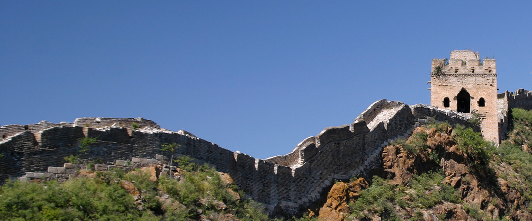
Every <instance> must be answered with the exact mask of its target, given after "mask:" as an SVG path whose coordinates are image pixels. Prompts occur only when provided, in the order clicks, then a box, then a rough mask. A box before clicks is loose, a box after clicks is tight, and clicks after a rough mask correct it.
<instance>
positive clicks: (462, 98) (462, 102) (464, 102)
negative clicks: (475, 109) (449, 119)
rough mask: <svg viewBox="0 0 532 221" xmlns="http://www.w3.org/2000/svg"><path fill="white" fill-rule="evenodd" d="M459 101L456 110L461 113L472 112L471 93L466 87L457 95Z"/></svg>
mask: <svg viewBox="0 0 532 221" xmlns="http://www.w3.org/2000/svg"><path fill="white" fill-rule="evenodd" d="M456 99H457V101H458V104H457V105H458V106H457V109H456V111H458V112H460V113H469V112H471V95H469V92H467V90H466V89H464V88H462V90H461V91H460V93H458V95H457V96H456Z"/></svg>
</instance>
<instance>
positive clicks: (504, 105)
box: [497, 89, 532, 139]
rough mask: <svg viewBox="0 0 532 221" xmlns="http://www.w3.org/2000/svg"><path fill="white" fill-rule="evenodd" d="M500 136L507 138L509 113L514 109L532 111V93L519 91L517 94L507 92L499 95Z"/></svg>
mask: <svg viewBox="0 0 532 221" xmlns="http://www.w3.org/2000/svg"><path fill="white" fill-rule="evenodd" d="M497 104H498V117H499V134H500V137H501V139H504V138H505V137H506V133H507V132H508V126H509V121H508V113H509V111H510V110H511V109H512V108H522V109H525V110H532V92H531V91H527V90H525V89H518V90H517V91H515V92H508V91H505V92H504V93H501V94H498V95H497Z"/></svg>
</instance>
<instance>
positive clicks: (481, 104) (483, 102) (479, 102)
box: [478, 97, 486, 107]
mask: <svg viewBox="0 0 532 221" xmlns="http://www.w3.org/2000/svg"><path fill="white" fill-rule="evenodd" d="M478 106H479V107H484V106H486V100H484V98H483V97H481V98H480V99H478Z"/></svg>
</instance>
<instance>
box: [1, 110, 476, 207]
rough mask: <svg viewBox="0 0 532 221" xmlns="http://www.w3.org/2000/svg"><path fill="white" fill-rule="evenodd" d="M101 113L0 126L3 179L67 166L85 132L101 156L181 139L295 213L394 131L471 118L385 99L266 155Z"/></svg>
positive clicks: (360, 164)
mask: <svg viewBox="0 0 532 221" xmlns="http://www.w3.org/2000/svg"><path fill="white" fill-rule="evenodd" d="M102 119H103V118H99V120H100V123H96V122H95V121H96V120H97V119H96V118H82V119H76V121H75V122H76V123H74V124H68V123H61V124H47V125H48V126H41V127H42V130H37V129H36V130H29V128H30V127H31V128H36V127H37V126H35V125H28V126H27V128H28V129H24V126H21V125H8V126H3V127H1V128H0V133H2V132H3V134H6V136H5V137H4V138H3V139H2V140H1V141H0V153H1V154H3V156H4V157H3V158H2V159H1V161H0V179H2V180H6V179H10V178H16V177H20V176H22V175H24V174H25V172H38V171H46V170H47V167H49V166H52V167H59V166H62V165H63V164H64V163H65V160H64V158H65V157H66V156H70V155H74V154H78V149H79V139H81V138H84V137H91V138H97V140H98V143H97V144H93V145H92V146H91V148H90V150H89V152H88V153H87V154H86V155H84V157H86V158H92V159H99V160H101V161H102V162H103V163H113V162H114V161H115V160H127V159H131V158H132V157H143V158H154V157H155V156H156V155H157V154H162V153H161V151H160V147H161V145H162V144H164V143H173V142H175V143H178V144H181V145H182V147H181V148H179V149H178V151H177V154H180V155H188V156H191V157H194V158H196V159H198V160H201V161H204V162H206V163H209V164H211V165H213V166H214V167H216V169H217V170H218V171H221V172H225V173H229V174H230V175H231V176H232V177H233V179H234V181H235V183H236V184H237V185H238V186H239V188H241V189H242V190H243V191H244V192H245V193H246V194H248V195H249V196H251V197H252V198H253V199H254V200H256V201H258V202H260V203H262V204H263V205H265V206H266V208H267V209H268V210H269V211H270V212H273V211H276V212H282V213H287V214H295V213H297V212H298V211H299V209H300V208H302V207H305V206H307V205H309V204H310V203H312V202H314V201H315V200H317V199H318V198H319V197H320V195H321V194H322V193H323V192H324V191H327V190H328V188H329V187H330V186H331V185H332V184H333V183H334V180H335V179H349V178H350V177H352V176H365V175H370V174H369V171H370V170H372V169H374V168H378V167H380V165H381V162H380V157H379V156H380V153H381V151H382V148H383V147H385V146H386V145H387V144H388V143H389V142H390V141H392V140H394V139H397V138H401V137H406V136H409V135H410V134H411V133H412V131H413V129H414V128H415V127H416V126H419V125H420V124H425V123H427V122H430V121H432V120H434V121H447V122H449V123H450V124H452V125H455V124H463V125H466V126H472V125H470V124H469V123H468V121H467V119H466V118H464V117H463V116H461V115H458V114H456V113H454V112H451V111H442V110H438V109H436V108H432V107H428V106H425V105H414V106H408V105H406V104H403V103H400V102H396V101H387V100H380V101H377V102H375V103H373V104H372V105H370V107H369V108H368V109H367V110H366V111H364V112H363V113H362V114H360V116H358V117H357V118H356V119H355V121H354V122H353V123H351V124H349V125H344V126H340V127H330V128H326V129H324V130H323V131H322V132H321V133H319V134H318V135H317V136H315V137H309V138H307V139H305V140H304V141H302V142H301V143H300V144H298V145H297V146H296V148H295V149H294V150H293V151H292V152H290V153H289V154H287V155H283V156H275V157H271V158H268V159H265V160H261V159H255V158H253V157H251V156H249V155H246V154H243V153H239V152H237V153H234V152H232V151H229V150H227V149H224V148H221V147H219V146H218V145H216V144H214V143H211V142H209V141H206V140H203V139H200V138H197V137H195V136H194V135H192V134H190V133H188V132H186V131H178V132H172V131H168V130H165V129H160V127H159V126H158V125H156V124H155V123H153V122H152V121H147V120H144V119H141V120H144V121H145V123H143V124H142V125H140V126H141V127H142V128H140V129H137V130H133V129H132V127H131V125H132V122H136V123H137V125H138V124H139V123H138V122H140V120H138V119H137V118H118V119H116V118H114V119H113V118H105V120H102ZM131 119H135V121H133V120H131ZM102 122H104V123H102ZM103 124H105V125H104V126H102V125H103ZM94 125H98V128H95V126H94ZM113 125H114V126H113ZM117 125H120V126H125V127H118V126H117ZM111 126H113V127H111ZM21 128H22V129H21ZM478 129H479V128H478V127H477V130H478ZM16 130H18V132H17V131H16Z"/></svg>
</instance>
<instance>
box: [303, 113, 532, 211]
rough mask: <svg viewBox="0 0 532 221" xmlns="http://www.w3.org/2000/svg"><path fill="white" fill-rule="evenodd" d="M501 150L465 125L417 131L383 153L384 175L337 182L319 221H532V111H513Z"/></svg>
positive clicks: (428, 127) (440, 126)
mask: <svg viewBox="0 0 532 221" xmlns="http://www.w3.org/2000/svg"><path fill="white" fill-rule="evenodd" d="M511 115H512V117H511V119H512V120H511V122H512V127H511V130H510V132H509V133H508V139H507V140H505V141H503V142H502V144H501V145H500V146H499V147H496V146H494V145H493V144H491V143H488V142H486V141H484V140H483V139H482V137H481V135H480V134H479V133H477V132H474V131H473V130H471V129H470V128H464V127H463V126H458V127H455V128H453V127H451V126H450V125H448V124H446V123H440V124H430V125H427V126H423V127H418V128H416V130H415V131H414V133H413V135H412V136H410V137H409V138H408V139H407V140H397V141H396V142H394V143H392V144H390V145H389V146H387V147H385V148H384V150H383V151H382V162H383V164H382V171H381V173H380V174H378V175H375V176H373V177H371V178H369V179H368V180H366V179H365V178H358V179H357V178H356V177H354V178H352V180H351V181H350V182H345V181H339V182H337V183H335V184H334V185H333V187H332V188H331V191H330V192H329V193H328V196H327V198H326V202H325V203H324V204H323V205H322V206H321V207H315V208H311V209H309V212H310V213H307V215H308V216H310V217H316V216H318V217H319V218H320V220H344V219H345V220H351V219H361V220H367V219H369V220H375V219H385V220H408V219H411V220H532V205H531V204H530V202H531V200H532V190H531V188H532V172H531V171H532V155H531V153H532V150H530V146H529V145H530V143H529V142H530V140H531V139H532V132H531V129H532V127H531V126H532V111H525V110H522V109H513V110H512V114H511Z"/></svg>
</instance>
